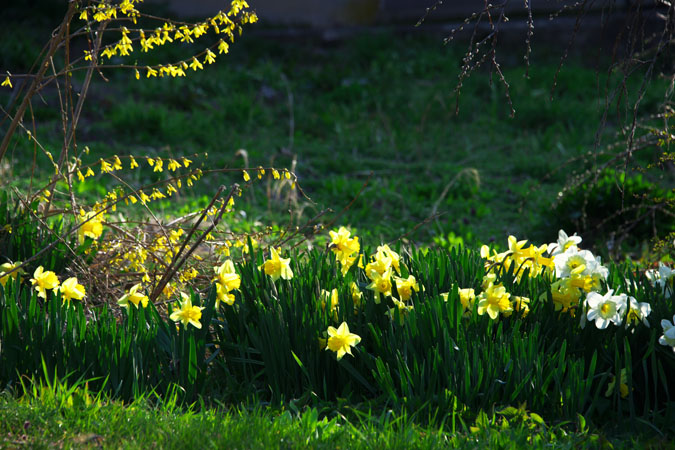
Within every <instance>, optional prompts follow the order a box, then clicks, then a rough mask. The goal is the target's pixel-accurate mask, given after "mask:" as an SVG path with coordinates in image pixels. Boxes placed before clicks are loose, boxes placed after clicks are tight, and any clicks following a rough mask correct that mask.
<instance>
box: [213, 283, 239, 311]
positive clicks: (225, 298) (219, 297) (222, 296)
mask: <svg viewBox="0 0 675 450" xmlns="http://www.w3.org/2000/svg"><path fill="white" fill-rule="evenodd" d="M234 301H235V297H234V294H233V293H231V292H230V291H229V290H227V287H225V286H224V285H222V284H220V283H216V305H215V307H216V309H217V308H219V307H220V302H225V303H226V304H228V305H230V306H232V305H234Z"/></svg>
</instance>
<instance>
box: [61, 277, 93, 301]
mask: <svg viewBox="0 0 675 450" xmlns="http://www.w3.org/2000/svg"><path fill="white" fill-rule="evenodd" d="M59 292H60V293H61V299H62V300H63V303H67V304H68V306H70V301H71V300H82V299H83V298H84V296H85V295H87V293H86V291H85V290H84V286H82V285H81V284H79V283H78V282H77V278H76V277H70V278H68V279H67V280H65V281H64V282H63V283H61V286H60V287H59Z"/></svg>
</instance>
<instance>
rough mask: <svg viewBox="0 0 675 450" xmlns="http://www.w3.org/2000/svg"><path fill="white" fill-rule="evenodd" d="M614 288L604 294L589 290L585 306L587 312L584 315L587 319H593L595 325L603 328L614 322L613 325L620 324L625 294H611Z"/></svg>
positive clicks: (625, 298) (624, 307) (624, 305)
mask: <svg viewBox="0 0 675 450" xmlns="http://www.w3.org/2000/svg"><path fill="white" fill-rule="evenodd" d="M612 294H614V290H612V289H610V290H609V291H607V293H606V294H605V295H600V294H598V293H597V292H590V293H589V294H588V296H587V297H586V302H585V303H586V306H587V307H588V313H587V315H586V317H587V319H588V320H589V321H595V326H596V327H598V329H600V330H604V329H605V328H607V326H608V325H609V324H610V322H614V324H615V325H621V316H623V312H624V310H625V309H626V303H627V296H626V294H619V295H612Z"/></svg>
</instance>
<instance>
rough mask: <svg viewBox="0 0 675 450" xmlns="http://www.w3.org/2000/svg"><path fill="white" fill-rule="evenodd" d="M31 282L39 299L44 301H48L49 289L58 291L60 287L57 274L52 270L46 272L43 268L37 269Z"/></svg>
mask: <svg viewBox="0 0 675 450" xmlns="http://www.w3.org/2000/svg"><path fill="white" fill-rule="evenodd" d="M30 282H31V284H32V285H33V286H35V290H36V291H37V292H38V297H42V298H44V299H47V289H56V288H57V287H58V286H59V279H58V277H57V276H56V274H55V273H54V272H52V271H51V270H47V271H45V270H44V268H43V267H42V266H39V267H38V268H37V269H35V272H34V273H33V278H31V279H30Z"/></svg>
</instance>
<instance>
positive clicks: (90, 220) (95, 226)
mask: <svg viewBox="0 0 675 450" xmlns="http://www.w3.org/2000/svg"><path fill="white" fill-rule="evenodd" d="M102 220H103V214H98V213H96V211H89V212H88V213H85V212H84V210H83V209H80V222H81V225H80V228H78V229H77V237H78V239H79V241H80V244H81V243H83V242H84V238H85V237H89V238H92V239H98V237H99V236H101V234H102V233H103V224H102V223H101V221H102Z"/></svg>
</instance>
